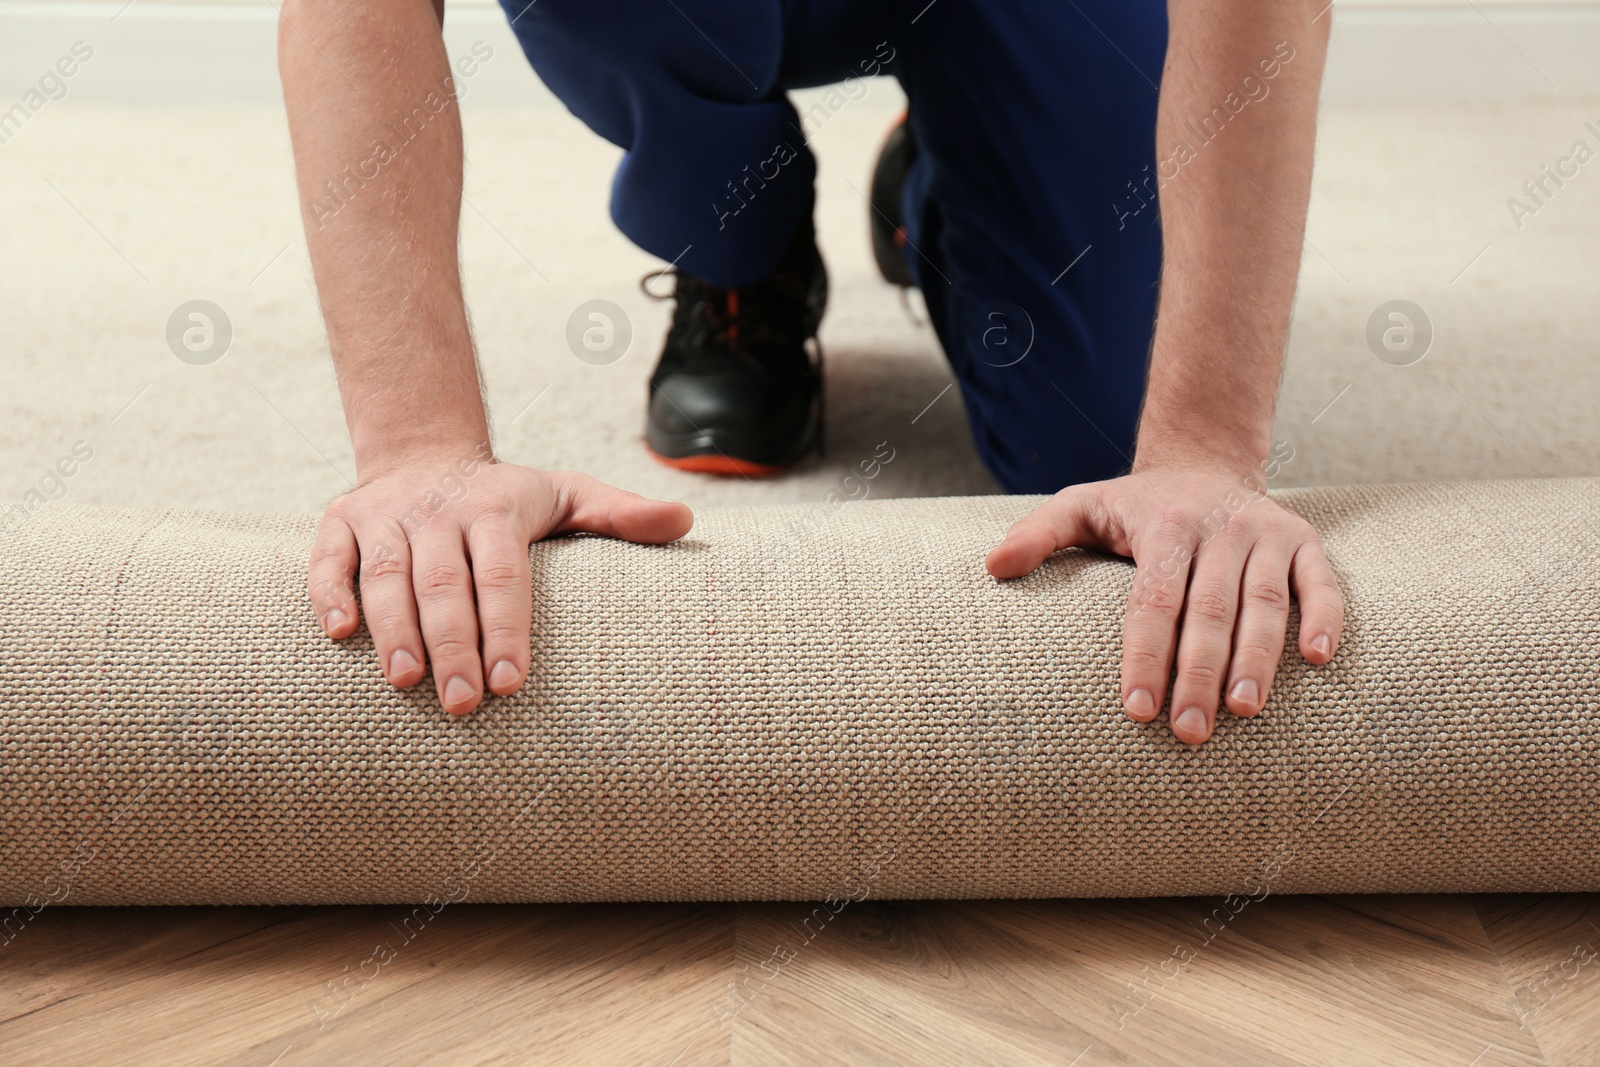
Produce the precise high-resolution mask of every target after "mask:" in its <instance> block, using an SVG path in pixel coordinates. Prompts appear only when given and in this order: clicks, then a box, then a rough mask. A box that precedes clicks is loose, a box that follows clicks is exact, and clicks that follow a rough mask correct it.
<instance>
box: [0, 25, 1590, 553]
mask: <svg viewBox="0 0 1600 1067" xmlns="http://www.w3.org/2000/svg"><path fill="white" fill-rule="evenodd" d="M512 58H514V57H512ZM497 61H498V60H497ZM897 107H898V98H897V96H896V92H895V88H894V86H893V85H892V84H888V83H883V84H881V85H876V86H874V87H873V89H872V91H871V92H870V93H869V94H868V95H867V96H866V97H865V98H864V99H862V100H860V101H857V102H855V103H852V104H850V105H848V106H847V107H846V108H845V109H844V110H843V111H842V112H840V114H839V115H837V116H836V117H835V118H834V119H833V120H832V121H831V122H830V123H829V125H828V126H827V127H825V128H824V129H823V130H822V132H821V134H820V136H819V138H818V143H817V147H818V149H819V152H820V155H821V161H822V168H821V178H820V190H821V209H820V211H821V233H822V238H821V239H822V243H823V246H824V252H825V254H826V255H827V257H828V260H829V264H830V266H831V268H832V271H833V279H834V293H835V297H834V301H833V305H832V308H831V310H830V313H829V317H828V319H827V322H826V324H825V326H824V334H823V336H824V340H825V342H826V344H827V346H828V353H829V371H830V377H829V412H830V418H831V428H830V438H831V441H832V444H833V449H832V451H831V453H830V455H829V456H828V457H827V458H826V460H821V461H813V462H812V463H810V464H809V465H808V466H806V467H805V468H804V469H802V470H801V471H798V472H796V473H795V474H793V475H792V476H790V477H787V478H784V479H782V480H778V481H772V482H767V483H763V484H760V485H752V484H750V483H747V482H743V481H737V482H725V481H715V480H708V479H705V478H702V477H699V476H693V475H686V474H682V473H678V472H674V471H670V470H666V469H664V468H662V467H660V466H658V465H656V464H654V463H652V462H651V461H650V460H649V459H648V458H647V457H646V456H645V455H644V454H643V452H642V449H641V446H640V444H639V441H638V437H639V431H640V421H641V418H642V403H643V397H644V391H645V386H644V383H645V379H646V378H647V376H648V374H649V371H650V367H651V364H652V362H653V358H654V348H655V346H656V344H657V343H658V341H659V337H660V335H661V333H662V331H663V330H664V329H665V321H666V319H665V316H666V305H663V304H656V303H652V302H650V301H648V300H646V299H645V298H643V297H642V296H641V295H640V294H639V292H638V289H637V287H636V282H637V280H638V278H639V276H640V275H642V274H643V273H645V272H646V271H648V270H650V269H652V268H653V267H655V266H656V265H657V264H656V263H655V261H653V260H652V259H650V258H649V257H647V256H645V255H643V254H641V253H639V252H638V251H637V250H635V249H633V248H632V247H631V246H630V245H629V244H627V242H625V241H624V240H623V239H622V238H621V237H620V236H619V235H618V234H617V233H616V232H615V230H614V229H613V228H612V227H611V225H610V223H609V221H608V219H607V218H606V215H605V210H604V205H605V201H606V194H607V189H608V183H609V176H610V171H611V168H612V166H613V164H614V162H615V159H616V155H617V153H616V151H615V150H614V149H612V148H611V147H610V146H609V145H606V144H604V143H603V142H601V141H600V140H599V139H597V138H595V137H594V136H592V135H591V134H589V133H588V131H587V130H585V129H584V128H583V127H582V126H581V125H580V124H579V123H578V122H577V121H576V120H575V119H573V118H571V117H570V116H569V115H567V114H566V113H565V112H564V111H562V110H560V109H558V108H554V107H535V108H529V109H527V110H524V111H518V112H508V111H494V110H475V109H473V108H472V106H471V102H470V101H469V103H468V116H467V122H468V148H469V155H470V166H469V172H468V179H467V182H468V184H467V193H468V196H469V198H470V200H471V207H469V208H468V209H467V211H466V221H465V235H464V252H465V257H466V265H467V266H466V269H467V275H468V283H469V287H470V292H471V297H472V302H473V318H474V322H475V325H476V328H477V332H478V338H479V342H480V345H481V348H482V358H483V364H484V368H485V372H486V375H487V378H488V383H489V392H490V396H491V399H492V401H493V404H494V409H495V419H496V426H497V437H498V443H499V447H500V449H501V452H502V454H503V455H504V456H506V457H507V458H509V459H513V460H517V461H520V462H525V463H531V464H539V465H548V466H552V467H576V468H581V469H585V470H588V471H590V472H592V473H594V474H595V475H597V476H600V477H602V478H605V479H608V480H611V481H614V482H616V483H618V484H621V485H624V486H627V487H629V488H632V489H636V490H640V491H643V492H649V493H657V494H661V495H665V496H669V497H675V498H678V499H683V500H686V501H689V502H690V503H693V504H710V503H724V504H732V503H740V504H742V503H751V502H760V501H808V500H820V499H822V498H823V497H825V496H826V494H827V493H828V491H829V490H830V489H832V488H835V487H837V486H838V485H839V481H840V479H841V478H842V477H843V476H844V475H845V474H847V473H848V472H849V471H850V470H851V469H853V468H854V466H855V465H856V464H857V463H859V462H860V461H861V460H862V459H866V458H868V457H870V456H871V454H872V453H873V450H874V448H875V446H876V445H877V444H878V443H879V442H882V441H888V442H890V444H891V445H892V447H893V448H894V449H895V450H896V451H895V455H896V458H895V460H894V462H893V463H892V464H891V465H890V466H888V467H887V468H885V469H884V471H883V474H882V475H881V476H880V477H879V478H877V479H876V480H875V481H874V482H873V483H872V486H871V492H872V495H873V496H875V497H887V496H917V495H929V494H965V493H984V492H992V491H993V490H994V487H993V484H992V483H991V482H990V480H989V479H988V477H987V475H986V474H985V473H984V472H983V470H982V469H981V467H980V466H979V465H978V464H977V462H976V460H975V458H974V455H973V453H972V451H971V448H970V446H969V444H968V442H967V435H966V429H965V421H964V418H963V415H962V413H961V410H960V404H959V400H958V396H957V392H956V391H955V390H953V389H952V390H950V391H949V392H944V389H945V387H946V385H948V384H949V383H950V380H951V379H950V376H949V373H948V371H947V369H946V366H945V364H944V360H943V357H942V356H941V355H940V354H939V351H938V348H937V345H936V343H935V341H934V339H933V336H932V334H931V332H930V331H929V330H928V329H927V328H926V327H919V326H916V325H914V324H913V323H912V322H911V321H910V320H909V319H908V317H907V315H906V313H905V312H904V311H903V310H902V308H901V306H900V304H899V302H898V300H897V298H896V295H895V293H894V291H893V290H892V289H891V288H889V287H888V286H886V285H884V284H883V283H881V282H879V281H878V280H877V279H876V276H875V274H874V273H873V271H872V269H871V265H870V260H869V257H868V250H867V242H866V233H865V211H866V209H865V206H864V204H863V202H862V200H861V198H860V195H859V194H858V193H857V192H856V191H855V189H863V188H865V181H866V178H867V175H868V172H869V168H870V163H871V157H872V153H873V151H874V149H875V147H876V144H877V140H878V137H879V136H880V134H881V132H882V130H883V129H884V128H885V126H886V125H887V123H888V122H889V121H890V119H891V118H892V116H893V115H894V113H895V110H896V108H897ZM1590 119H1596V120H1600V101H1591V102H1582V101H1578V102H1573V101H1565V102H1542V103H1540V102H1528V103H1516V104H1503V105H1498V104H1490V105H1484V104H1477V105H1407V106H1403V107H1367V106H1362V107H1350V106H1346V107H1337V108H1333V109H1330V110H1329V111H1328V112H1327V114H1326V115H1325V118H1324V121H1323V128H1322V134H1321V146H1320V154H1321V159H1320V170H1319V174H1318V178H1317V183H1316V188H1315V195H1314V198H1313V208H1312V219H1311V222H1310V225H1309V233H1308V236H1309V239H1310V242H1311V245H1312V246H1313V248H1311V249H1308V250H1307V253H1306V259H1305V271H1304V277H1303V281H1302V285H1301V292H1300V298H1299V303H1298V307H1297V314H1296V322H1295V328H1294V336H1293V341H1292V344H1291V351H1290V357H1289V364H1288V371H1287V378H1286V381H1285V385H1284V389H1283V399H1282V403H1281V406H1280V418H1279V425H1278V430H1277V432H1278V435H1279V436H1280V437H1282V438H1284V439H1286V440H1287V441H1289V442H1291V443H1292V445H1293V446H1294V449H1295V459H1294V460H1293V462H1291V463H1289V464H1288V465H1287V466H1286V467H1285V468H1284V471H1283V475H1282V477H1281V478H1280V479H1279V481H1278V483H1277V484H1281V485H1285V486H1289V485H1316V484H1330V483H1346V482H1376V481H1394V480H1410V479H1435V478H1454V477H1524V476H1537V475H1547V476H1550V475H1579V474H1593V473H1596V472H1597V471H1600V428H1597V425H1596V422H1595V420H1594V418H1593V411H1594V404H1595V400H1596V398H1597V397H1600V360H1597V359H1596V350H1595V341H1594V338H1595V337H1596V335H1597V330H1596V325H1597V318H1600V301H1597V299H1596V298H1597V296H1600V266H1597V264H1596V260H1595V253H1594V250H1595V248H1596V247H1597V246H1600V170H1596V169H1595V167H1594V166H1589V167H1586V168H1585V169H1583V170H1581V171H1580V172H1579V175H1578V177H1576V178H1574V179H1572V180H1570V181H1569V182H1568V183H1567V185H1566V186H1565V187H1564V188H1562V189H1560V190H1559V191H1558V192H1557V193H1556V195H1555V196H1554V197H1553V198H1552V199H1551V200H1550V201H1549V203H1548V204H1547V205H1546V206H1545V207H1543V208H1542V209H1541V210H1540V211H1539V212H1538V213H1537V215H1535V216H1533V217H1531V218H1526V219H1524V220H1523V221H1524V226H1523V228H1522V229H1521V230H1520V231H1519V230H1518V229H1516V228H1515V227H1514V226H1513V223H1512V219H1511V215H1510V213H1509V212H1508V210H1507V208H1506V199H1507V198H1508V197H1510V196H1512V195H1514V194H1518V193H1519V190H1520V187H1521V184H1522V182H1523V181H1525V180H1526V179H1528V178H1530V177H1533V176H1536V175H1537V173H1538V171H1539V168H1540V167H1541V166H1542V165H1544V164H1547V163H1554V161H1555V160H1556V159H1557V157H1558V156H1561V155H1563V154H1565V153H1566V152H1567V151H1568V150H1569V148H1570V146H1571V144H1572V142H1573V141H1574V140H1575V139H1578V138H1580V137H1582V138H1586V139H1588V140H1589V141H1590V142H1591V144H1593V143H1595V138H1594V135H1592V134H1590V133H1588V132H1587V131H1586V130H1585V129H1584V127H1583V124H1584V122H1585V121H1586V120H1590ZM290 174H291V170H290V158H289V152H288V144H287V136H286V132H285V126H284V122H283V119H282V116H281V114H279V113H278V112H277V111H276V110H275V109H272V108H243V107H240V108H229V109H210V110H208V109H193V110H185V109H179V108H166V109H146V110H140V109H125V110H119V109H105V108H98V107H91V106H89V105H81V106H79V105H76V103H75V102H74V101H71V100H69V101H66V102H63V103H61V104H53V105H51V107H50V108H48V109H46V110H45V111H42V112H41V113H39V114H38V115H36V116H34V118H33V119H32V120H31V121H30V122H29V124H28V125H27V127H26V128H25V129H24V130H23V131H22V133H21V134H20V135H19V136H17V137H15V138H13V139H12V140H11V141H10V142H9V143H7V144H5V145H4V146H0V202H3V203H4V204H5V205H6V208H7V220H8V221H7V222H6V224H5V225H4V226H0V294H3V298H0V343H3V345H4V346H5V348H4V350H5V353H6V359H5V360H4V362H3V366H0V375H3V377H0V384H3V389H0V395H3V398H4V399H3V403H4V405H5V407H4V411H5V418H4V420H3V421H0V479H3V481H0V493H3V494H4V495H3V500H4V501H5V502H11V501H15V500H18V499H20V498H21V497H22V496H23V495H24V494H25V493H26V492H28V490H29V489H30V488H34V487H37V485H38V484H39V481H40V479H41V478H43V477H44V476H45V475H46V474H47V472H48V470H49V468H50V467H51V465H52V464H54V463H55V461H56V460H57V459H58V458H59V457H61V456H64V455H67V454H68V453H70V451H71V450H72V448H73V445H74V443H75V442H78V441H80V440H81V441H85V442H88V444H89V446H90V447H92V448H93V450H94V457H93V459H92V460H91V461H89V462H88V463H87V464H84V465H82V466H81V469H79V470H78V472H77V473H76V474H74V475H73V476H72V477H71V478H70V479H69V480H67V482H66V486H67V490H68V494H67V498H68V499H69V500H71V501H73V502H76V503H82V504H115V505H160V506H177V507H203V508H219V509H230V510H239V511H302V512H305V511H315V510H318V509H320V508H321V507H322V506H323V505H324V504H325V503H326V502H327V501H328V500H329V499H330V498H331V497H333V496H334V495H336V494H337V493H339V492H340V491H341V490H342V489H343V488H344V486H345V485H346V484H347V479H348V478H350V477H352V476H353V475H354V467H353V463H352V460H351V453H350V448H349V445H348V442H347V440H346V438H345V432H344V427H343V422H342V418H341V413H340V408H339V403H338V398H337V396H336V395H335V391H334V382H333V376H332V373H331V370H330V368H329V366H328V361H327V355H326V348H325V345H324V342H323V338H322V334H321V327H320V323H319V320H318V314H317V309H316V302H315V297H314V294H313V291H312V288H311V284H310V275H309V268H308V264H307V260H306V255H305V251H304V246H303V241H302V238H301V236H300V233H299V222H298V219H297V216H296V211H295V203H294V192H293V188H292V185H291V180H290ZM852 186H854V189H853V188H852ZM1486 247H1487V251H1484V250H1485V248H1486ZM1480 253H1481V255H1480ZM1475 257H1476V258H1475ZM1469 264H1471V265H1470V267H1469ZM1463 271H1464V273H1463ZM197 297H199V298H206V299H209V300H212V301H215V302H216V303H218V304H219V305H221V306H222V307H223V308H224V309H225V310H226V312H227V313H228V315H229V317H230V318H231V320H232V323H233V328H234V341H233V345H232V348H231V350H230V351H229V352H228V354H227V355H226V356H225V357H224V358H223V359H222V360H221V361H220V362H218V363H216V364H214V365H212V366H205V367H195V366H189V365H187V364H184V363H181V362H179V361H178V360H177V359H176V358H174V356H173V355H172V354H171V352H170V351H169V350H168V348H167V345H166V341H165V329H166V322H167V318H168V315H169V314H170V313H171V312H172V310H173V309H174V308H175V307H176V306H177V305H178V304H179V303H181V302H183V301H185V300H189V299H193V298H197ZM597 297H601V298H606V299H609V300H613V301H615V302H616V303H618V304H620V305H622V306H623V307H624V308H625V309H626V310H627V312H628V314H629V315H630V317H631V318H632V321H633V324H634V329H635V340H634V343H633V347H632V350H631V351H630V352H629V354H628V355H627V356H626V357H625V358H624V359H622V360H621V361H620V362H619V363H617V364H615V365H613V366H609V367H592V366H589V365H587V364H585V363H582V362H580V361H579V360H577V359H576V358H574V357H573V356H572V354H571V353H570V352H569V351H568V349H567V347H566V343H565V341H564V331H565V326H566V322H567V318H568V315H569V314H570V313H571V312H572V310H573V309H574V308H575V307H577V306H578V305H579V304H580V303H582V302H584V301H586V300H589V299H593V298H597ZM1394 298H1404V299H1409V300H1412V301H1415V302H1416V303H1418V304H1420V305H1421V306H1422V307H1423V308H1424V309H1426V311H1427V312H1428V313H1429V315H1430V317H1431V318H1432V321H1433V323H1434V327H1435V330H1436V335H1437V336H1436V338H1435V341H1434V343H1433V347H1432V350H1431V351H1430V352H1429V353H1428V355H1427V356H1426V358H1424V359H1423V360H1422V361H1421V362H1420V363H1417V364H1416V365H1414V366H1409V367H1393V366H1389V365H1386V364H1384V363H1382V362H1380V361H1379V360H1378V359H1376V358H1375V357H1374V356H1373V355H1372V353H1371V352H1370V351H1369V350H1368V348H1367V345H1366V342H1365V338H1364V332H1365V327H1366V321H1367V317H1368V315H1369V314H1370V313H1371V311H1372V310H1373V309H1374V308H1375V307H1376V306H1377V305H1379V304H1380V303H1382V302H1384V301H1386V300H1390V299H1394ZM1347 386H1348V389H1347V388H1346V387H1347ZM535 397H538V399H537V401H536V402H533V403H532V405H531V406H529V403H530V401H533V400H534V398H535ZM1330 402H1331V404H1332V406H1331V407H1329V406H1328V405H1329V404H1330ZM930 404H931V405H932V406H931V407H930V406H929V405H930ZM924 409H926V410H924ZM1325 409H1326V410H1325ZM919 413H920V415H921V417H920V418H918V417H917V416H918V415H919ZM1530 534H1531V531H1530Z"/></svg>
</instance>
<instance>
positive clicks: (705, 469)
mask: <svg viewBox="0 0 1600 1067" xmlns="http://www.w3.org/2000/svg"><path fill="white" fill-rule="evenodd" d="M644 450H645V451H646V452H648V453H650V455H651V456H652V457H653V458H654V459H655V460H656V462H657V463H664V464H666V465H667V466H669V467H674V468H676V469H678V470H680V471H692V472H694V473H695V474H716V475H720V476H721V477H724V478H770V477H772V476H773V475H774V474H782V473H783V472H784V471H786V470H788V469H789V468H788V467H774V466H772V465H770V464H767V463H752V462H750V461H749V460H747V459H734V458H733V457H732V456H724V455H722V454H720V453H715V452H713V453H709V454H704V455H698V456H676V457H674V456H663V455H662V454H661V453H660V452H657V451H656V450H655V449H653V448H651V447H650V446H649V445H646V446H645V448H644Z"/></svg>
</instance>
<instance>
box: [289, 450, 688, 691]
mask: <svg viewBox="0 0 1600 1067" xmlns="http://www.w3.org/2000/svg"><path fill="white" fill-rule="evenodd" d="M483 451H485V452H486V450H483ZM693 523H694V517H693V515H692V514H691V513H690V511H689V509H688V508H687V507H686V506H684V505H683V504H669V503H663V502H661V501H657V500H647V499H645V498H644V497H641V496H639V495H637V494H635V493H629V492H624V491H623V490H621V489H613V488H612V487H611V486H608V485H605V484H603V483H601V482H598V481H596V480H595V479H593V478H591V477H589V476H588V475H586V474H576V473H570V472H559V473H548V472H545V471H539V470H533V469H531V468H529V467H519V466H515V465H512V464H506V463H496V462H493V461H492V460H489V461H480V460H478V459H476V458H472V457H451V456H448V455H444V456H440V457H438V458H437V459H431V460H412V461H409V462H408V464H407V465H405V466H402V467H399V468H397V469H395V470H393V471H390V472H388V473H385V474H383V475H382V476H380V477H377V478H375V479H373V480H372V481H370V482H368V483H366V484H365V485H362V486H361V487H360V488H358V489H355V490H353V491H351V492H350V493H347V494H345V495H344V496H342V497H340V498H339V499H338V500H336V501H334V503H333V505H332V506H331V507H330V508H328V510H327V513H326V514H325V515H324V516H323V519H322V528H321V530H320V531H319V532H318V534H317V541H316V546H315V547H314V548H313V549H312V553H311V569H310V575H309V580H308V584H307V588H308V591H309V592H310V595H311V601H312V604H313V606H314V607H315V609H316V612H317V616H318V618H320V619H321V620H322V627H323V629H324V630H326V631H327V633H328V636H329V637H333V638H336V639H337V638H345V637H349V636H350V635H351V634H353V633H355V631H356V625H357V623H358V621H359V616H358V614H357V610H356V598H355V595H354V585H355V578H356V575H357V574H358V573H359V575H360V586H361V600H362V603H364V604H365V606H366V611H367V626H368V628H369V629H370V630H371V631H372V641H373V644H374V645H375V646H376V648H377V653H378V662H379V664H380V666H381V667H382V670H383V673H384V675H385V677H387V678H388V679H389V681H390V683H391V684H393V685H397V686H400V687H402V688H408V687H410V686H413V685H416V684H417V683H418V682H420V681H421V680H422V676H423V673H424V665H425V663H427V662H429V661H431V662H432V664H433V677H434V684H435V686H436V687H437V688H438V690H439V696H440V700H441V701H442V703H443V704H444V709H445V710H446V711H448V712H450V713H451V714H452V715H465V714H466V713H468V712H469V711H471V710H473V709H474V708H476V707H477V706H478V704H479V702H480V701H481V700H482V699H483V689H484V679H485V678H487V679H488V687H489V690H490V691H491V692H494V693H499V694H501V695H505V694H508V693H514V692H516V691H517V689H518V688H520V687H521V685H522V683H523V680H524V679H525V678H526V677H527V674H528V659H529V632H528V631H529V627H530V623H531V613H532V582H531V577H530V574H529V569H528V545H530V544H531V543H532V542H534V541H537V540H540V539H541V538H544V537H549V536H551V535H554V534H562V533H571V532H575V531H584V532H588V533H596V534H603V535H605V536H607V537H619V538H622V539H624V540H627V541H635V542H638V543H640V544H664V543H665V542H668V541H673V540H676V539H677V538H679V537H682V536H683V535H684V534H686V533H688V532H689V528H690V526H692V525H693Z"/></svg>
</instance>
